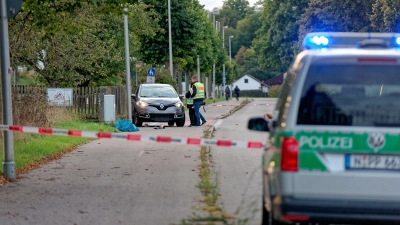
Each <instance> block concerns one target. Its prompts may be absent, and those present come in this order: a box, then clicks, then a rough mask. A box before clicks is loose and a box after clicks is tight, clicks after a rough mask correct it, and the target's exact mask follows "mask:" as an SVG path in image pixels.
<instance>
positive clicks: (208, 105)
mask: <svg viewBox="0 0 400 225" xmlns="http://www.w3.org/2000/svg"><path fill="white" fill-rule="evenodd" d="M258 105H274V104H246V106H258ZM206 106H208V107H210V106H239V104H231V105H230V104H222V105H217V104H210V105H206Z"/></svg>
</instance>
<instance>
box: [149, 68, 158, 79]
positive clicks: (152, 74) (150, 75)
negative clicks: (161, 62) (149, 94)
mask: <svg viewBox="0 0 400 225" xmlns="http://www.w3.org/2000/svg"><path fill="white" fill-rule="evenodd" d="M147 75H149V77H154V76H155V75H156V69H154V68H150V69H148V70H147Z"/></svg>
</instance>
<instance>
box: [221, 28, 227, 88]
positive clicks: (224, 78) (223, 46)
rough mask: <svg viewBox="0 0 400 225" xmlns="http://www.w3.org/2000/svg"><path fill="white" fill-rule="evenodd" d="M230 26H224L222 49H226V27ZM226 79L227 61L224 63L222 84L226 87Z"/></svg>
mask: <svg viewBox="0 0 400 225" xmlns="http://www.w3.org/2000/svg"><path fill="white" fill-rule="evenodd" d="M226 28H228V26H223V27H222V49H224V51H225V29H226ZM225 81H226V76H225V63H224V64H222V85H223V87H225Z"/></svg>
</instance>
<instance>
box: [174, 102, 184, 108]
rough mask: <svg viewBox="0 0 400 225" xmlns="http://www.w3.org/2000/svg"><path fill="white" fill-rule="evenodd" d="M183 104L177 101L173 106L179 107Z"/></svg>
mask: <svg viewBox="0 0 400 225" xmlns="http://www.w3.org/2000/svg"><path fill="white" fill-rule="evenodd" d="M182 106H183V103H182V102H177V103H175V107H176V108H180V107H182Z"/></svg>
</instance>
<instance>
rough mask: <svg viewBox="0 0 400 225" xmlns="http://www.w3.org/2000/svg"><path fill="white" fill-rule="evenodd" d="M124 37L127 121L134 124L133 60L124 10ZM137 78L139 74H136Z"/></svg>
mask: <svg viewBox="0 0 400 225" xmlns="http://www.w3.org/2000/svg"><path fill="white" fill-rule="evenodd" d="M124 14H125V15H124V31H125V32H124V36H125V67H126V68H125V70H126V71H125V73H126V93H127V100H128V113H127V117H128V118H127V120H129V121H130V122H132V105H131V104H132V102H131V93H132V90H131V88H132V87H131V63H130V61H131V59H130V57H129V34H128V9H127V8H124ZM136 76H137V74H136Z"/></svg>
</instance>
